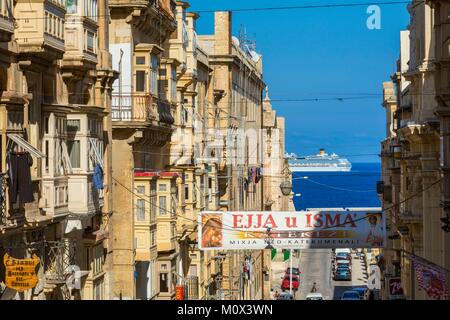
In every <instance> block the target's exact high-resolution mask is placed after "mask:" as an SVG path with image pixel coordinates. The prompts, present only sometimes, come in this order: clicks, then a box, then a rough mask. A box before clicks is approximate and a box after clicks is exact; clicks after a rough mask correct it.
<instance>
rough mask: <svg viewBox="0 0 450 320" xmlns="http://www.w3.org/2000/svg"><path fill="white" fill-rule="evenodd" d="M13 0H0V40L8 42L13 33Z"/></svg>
mask: <svg viewBox="0 0 450 320" xmlns="http://www.w3.org/2000/svg"><path fill="white" fill-rule="evenodd" d="M13 8H14V5H13V0H0V42H8V41H10V40H11V36H12V35H13V34H14V22H13V19H12V12H13Z"/></svg>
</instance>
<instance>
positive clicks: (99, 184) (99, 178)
mask: <svg viewBox="0 0 450 320" xmlns="http://www.w3.org/2000/svg"><path fill="white" fill-rule="evenodd" d="M92 182H93V184H94V187H95V188H96V189H97V190H103V170H102V167H101V166H100V165H99V164H98V163H97V164H96V165H95V168H94V175H93V177H92Z"/></svg>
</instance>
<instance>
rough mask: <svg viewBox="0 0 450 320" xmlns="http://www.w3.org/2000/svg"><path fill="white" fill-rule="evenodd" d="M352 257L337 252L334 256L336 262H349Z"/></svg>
mask: <svg viewBox="0 0 450 320" xmlns="http://www.w3.org/2000/svg"><path fill="white" fill-rule="evenodd" d="M351 259H352V256H351V255H350V254H348V253H346V252H339V253H338V254H336V260H351Z"/></svg>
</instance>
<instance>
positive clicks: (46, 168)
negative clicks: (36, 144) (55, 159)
mask: <svg viewBox="0 0 450 320" xmlns="http://www.w3.org/2000/svg"><path fill="white" fill-rule="evenodd" d="M49 151H50V150H49V144H48V140H46V141H45V151H44V153H45V172H48V161H49V160H48V159H49Z"/></svg>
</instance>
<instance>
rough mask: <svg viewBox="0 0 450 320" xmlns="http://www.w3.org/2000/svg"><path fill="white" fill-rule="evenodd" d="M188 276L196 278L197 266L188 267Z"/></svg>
mask: <svg viewBox="0 0 450 320" xmlns="http://www.w3.org/2000/svg"><path fill="white" fill-rule="evenodd" d="M189 275H190V276H193V277H196V276H197V265H196V264H193V265H191V266H190V267H189Z"/></svg>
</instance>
